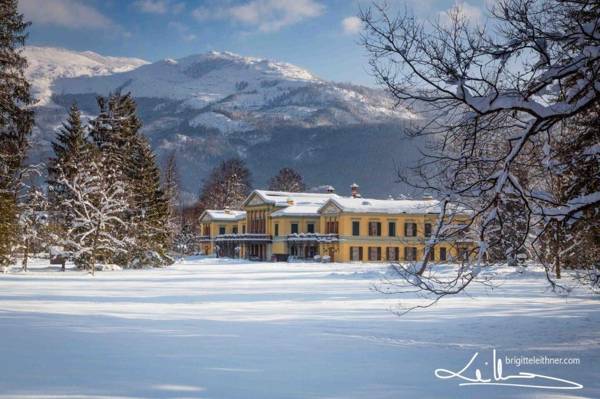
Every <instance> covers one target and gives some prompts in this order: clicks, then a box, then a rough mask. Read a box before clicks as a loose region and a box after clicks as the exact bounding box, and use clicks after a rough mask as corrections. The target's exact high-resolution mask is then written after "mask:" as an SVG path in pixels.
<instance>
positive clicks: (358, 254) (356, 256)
mask: <svg viewBox="0 0 600 399" xmlns="http://www.w3.org/2000/svg"><path fill="white" fill-rule="evenodd" d="M350 260H354V261H357V260H362V247H350Z"/></svg>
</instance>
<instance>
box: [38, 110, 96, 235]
mask: <svg viewBox="0 0 600 399" xmlns="http://www.w3.org/2000/svg"><path fill="white" fill-rule="evenodd" d="M52 148H53V150H54V157H52V158H50V160H49V162H48V200H49V204H50V205H49V206H50V211H51V214H52V217H51V221H52V223H53V225H54V226H55V227H56V228H57V233H58V234H60V231H64V230H65V229H67V228H68V224H69V222H70V220H71V219H70V218H69V217H68V216H69V215H66V214H65V213H64V212H63V209H62V205H63V203H64V201H65V200H66V198H65V195H66V194H67V193H68V190H66V188H65V187H64V186H63V185H62V184H60V183H59V181H58V179H59V177H60V178H61V179H67V180H69V181H70V180H72V178H73V176H75V174H76V173H77V170H78V169H79V167H80V166H81V165H82V164H83V163H85V162H86V160H87V156H88V155H89V152H90V151H91V146H90V143H89V142H88V141H87V139H86V131H85V128H84V126H83V125H82V123H81V112H80V111H79V109H78V108H77V105H76V104H73V105H72V106H71V109H70V110H69V115H68V118H67V121H66V123H63V126H62V128H61V129H60V130H59V132H58V134H57V136H56V141H54V142H53V143H52Z"/></svg>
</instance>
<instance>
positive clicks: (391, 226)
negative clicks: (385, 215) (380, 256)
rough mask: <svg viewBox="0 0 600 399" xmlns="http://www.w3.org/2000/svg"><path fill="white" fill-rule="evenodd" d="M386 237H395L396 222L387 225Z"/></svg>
mask: <svg viewBox="0 0 600 399" xmlns="http://www.w3.org/2000/svg"><path fill="white" fill-rule="evenodd" d="M388 236H390V237H396V222H389V223H388Z"/></svg>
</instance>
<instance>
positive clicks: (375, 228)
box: [369, 222, 381, 236]
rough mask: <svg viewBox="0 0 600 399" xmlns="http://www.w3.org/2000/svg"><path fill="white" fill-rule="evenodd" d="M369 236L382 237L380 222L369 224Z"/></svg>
mask: <svg viewBox="0 0 600 399" xmlns="http://www.w3.org/2000/svg"><path fill="white" fill-rule="evenodd" d="M369 235H370V236H380V235H381V223H380V222H369Z"/></svg>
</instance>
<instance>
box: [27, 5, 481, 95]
mask: <svg viewBox="0 0 600 399" xmlns="http://www.w3.org/2000/svg"><path fill="white" fill-rule="evenodd" d="M388 3H392V5H393V6H399V7H403V5H404V4H406V5H407V6H408V7H409V8H410V9H412V10H413V11H414V12H415V14H416V15H417V16H420V17H422V18H431V17H435V16H436V15H438V13H440V12H444V10H447V9H449V8H450V7H452V5H453V4H454V3H455V0H404V1H401V0H388ZM461 3H464V4H463V7H464V8H465V10H466V11H467V12H468V13H469V14H471V15H473V16H475V17H478V15H479V14H480V13H483V12H484V5H483V4H484V0H469V2H467V3H465V2H461ZM368 4H370V2H369V1H367V0H245V1H242V0H195V1H192V0H189V1H184V0H130V1H128V0H20V9H21V11H22V12H23V13H24V14H25V17H26V18H27V19H28V20H30V21H32V22H33V25H32V27H31V29H30V37H29V41H28V44H32V45H40V46H54V47H64V48H67V49H72V50H78V51H83V50H91V51H95V52H97V53H100V54H103V55H114V56H130V57H139V58H143V59H146V60H148V61H156V60H160V59H163V58H179V57H183V56H186V55H190V54H197V53H203V52H207V51H210V50H216V51H231V52H234V53H238V54H242V55H247V56H255V57H264V58H271V59H275V60H278V61H285V62H290V63H292V64H296V65H299V66H301V67H303V68H306V69H308V70H310V71H311V72H313V73H315V74H316V75H318V76H320V77H322V78H325V79H330V80H335V81H343V82H353V83H359V84H365V85H369V86H372V85H373V84H374V83H373V79H372V78H371V76H369V73H368V66H367V58H366V54H365V51H364V49H363V48H362V47H361V46H360V44H359V43H358V42H359V33H358V32H359V28H360V25H359V24H358V20H357V19H356V15H357V14H358V10H359V7H360V6H366V5H368Z"/></svg>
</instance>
